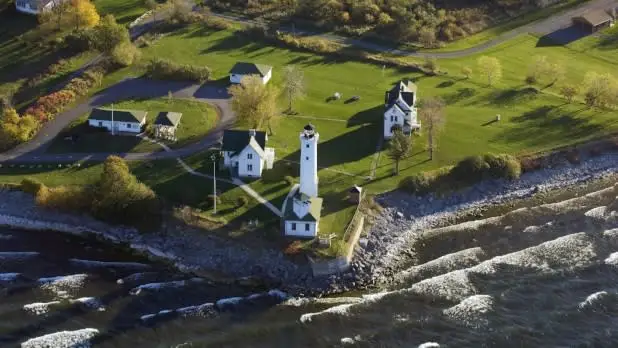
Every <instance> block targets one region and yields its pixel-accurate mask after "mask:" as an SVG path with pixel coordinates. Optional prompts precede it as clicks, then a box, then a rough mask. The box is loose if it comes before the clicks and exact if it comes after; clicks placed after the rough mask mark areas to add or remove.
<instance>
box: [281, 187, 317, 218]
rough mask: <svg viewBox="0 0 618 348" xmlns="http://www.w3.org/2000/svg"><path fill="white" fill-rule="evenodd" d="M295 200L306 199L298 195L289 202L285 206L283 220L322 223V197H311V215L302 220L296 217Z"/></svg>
mask: <svg viewBox="0 0 618 348" xmlns="http://www.w3.org/2000/svg"><path fill="white" fill-rule="evenodd" d="M294 199H306V198H304V197H303V198H301V197H300V195H299V194H298V193H297V194H296V195H295V196H294V197H292V198H291V199H289V200H288V202H287V204H286V205H285V211H284V212H283V219H284V220H286V221H310V222H316V221H320V216H321V215H322V202H323V200H322V198H320V197H311V198H309V204H310V207H309V213H308V214H307V215H305V216H303V217H302V218H301V217H299V216H298V215H296V213H295V212H294Z"/></svg>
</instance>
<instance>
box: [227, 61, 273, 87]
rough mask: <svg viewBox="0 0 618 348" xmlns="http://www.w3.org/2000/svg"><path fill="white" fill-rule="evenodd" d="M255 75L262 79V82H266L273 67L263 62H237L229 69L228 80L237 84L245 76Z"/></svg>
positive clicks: (271, 74) (271, 73) (270, 75)
mask: <svg viewBox="0 0 618 348" xmlns="http://www.w3.org/2000/svg"><path fill="white" fill-rule="evenodd" d="M251 75H256V76H259V77H260V78H261V79H262V83H263V84H267V83H268V81H270V79H271V77H272V76H273V67H272V66H268V65H264V64H254V63H244V62H238V63H236V64H235V65H234V67H233V68H232V70H230V82H231V83H235V84H238V83H240V82H241V81H242V79H243V78H244V77H245V76H251Z"/></svg>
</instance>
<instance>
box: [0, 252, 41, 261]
mask: <svg viewBox="0 0 618 348" xmlns="http://www.w3.org/2000/svg"><path fill="white" fill-rule="evenodd" d="M36 256H39V253H38V252H36V251H0V260H1V259H6V260H8V259H18V260H21V259H28V258H32V257H36Z"/></svg>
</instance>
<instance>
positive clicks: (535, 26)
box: [215, 0, 618, 58]
mask: <svg viewBox="0 0 618 348" xmlns="http://www.w3.org/2000/svg"><path fill="white" fill-rule="evenodd" d="M612 6H614V7H615V6H618V0H589V1H586V2H585V3H583V4H581V5H579V6H576V7H574V8H572V9H569V10H566V11H562V12H558V13H556V14H554V15H552V16H551V17H548V18H545V19H541V20H538V21H535V22H532V23H529V24H526V25H523V26H521V27H518V28H515V29H512V30H510V31H507V32H505V33H502V34H500V35H498V36H496V37H495V38H494V39H492V40H489V41H487V42H485V43H482V44H480V45H478V46H474V47H470V48H466V49H463V50H459V51H451V52H417V51H410V50H402V49H395V48H392V47H389V46H385V45H380V44H378V43H373V42H369V41H365V40H358V39H354V38H350V37H344V36H340V35H335V34H323V33H319V32H311V31H307V30H299V29H296V30H294V28H292V27H280V28H278V30H279V31H282V32H287V33H292V32H294V34H295V35H302V36H310V35H311V36H318V37H321V38H323V39H326V40H330V41H333V42H336V43H339V44H342V45H345V46H355V47H358V48H361V49H365V50H370V51H377V52H383V53H390V54H393V55H398V56H408V57H420V58H460V57H466V56H470V55H473V54H476V53H480V52H483V51H485V50H487V49H489V48H491V47H495V46H497V45H499V44H501V43H503V42H506V41H508V40H510V39H512V38H514V37H516V36H517V35H520V34H524V33H537V34H541V35H545V34H549V33H553V32H555V31H557V30H560V29H564V28H567V27H569V26H570V25H571V19H572V17H575V16H577V15H579V14H581V13H583V12H586V11H590V10H607V9H608V8H611V7H612ZM215 15H216V16H218V17H221V18H225V19H228V20H232V21H235V22H239V23H244V24H260V23H261V22H258V21H254V20H250V19H245V18H239V17H234V16H228V15H222V14H215Z"/></svg>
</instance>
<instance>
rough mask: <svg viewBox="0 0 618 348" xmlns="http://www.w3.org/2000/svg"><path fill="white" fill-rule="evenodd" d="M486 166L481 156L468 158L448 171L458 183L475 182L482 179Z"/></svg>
mask: <svg viewBox="0 0 618 348" xmlns="http://www.w3.org/2000/svg"><path fill="white" fill-rule="evenodd" d="M487 169H488V165H487V163H486V162H485V160H484V159H483V157H481V156H469V157H466V158H464V159H463V160H461V161H459V162H458V163H457V164H456V165H455V166H454V167H453V169H451V171H450V173H449V174H450V176H451V177H452V178H453V179H454V180H456V181H460V182H476V181H479V180H482V179H483V173H485V171H486V170H487Z"/></svg>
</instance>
